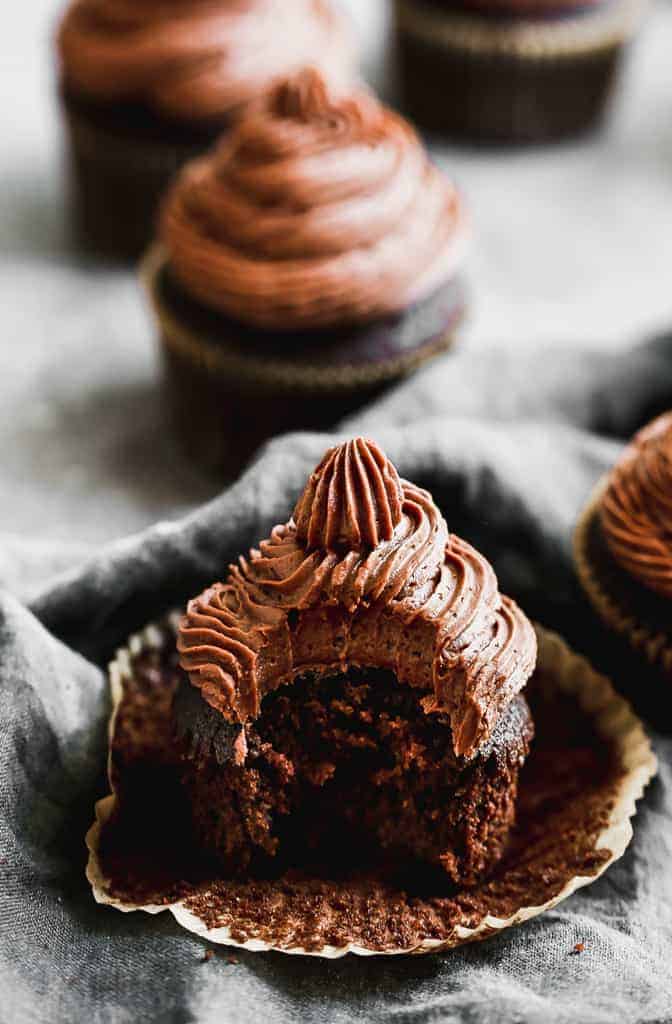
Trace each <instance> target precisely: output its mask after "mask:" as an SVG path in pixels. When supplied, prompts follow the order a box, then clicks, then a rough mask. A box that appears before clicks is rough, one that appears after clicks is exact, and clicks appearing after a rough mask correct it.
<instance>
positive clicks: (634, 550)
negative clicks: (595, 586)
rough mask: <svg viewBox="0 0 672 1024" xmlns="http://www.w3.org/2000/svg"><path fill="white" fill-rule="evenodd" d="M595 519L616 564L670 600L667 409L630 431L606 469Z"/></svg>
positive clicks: (671, 420)
mask: <svg viewBox="0 0 672 1024" xmlns="http://www.w3.org/2000/svg"><path fill="white" fill-rule="evenodd" d="M600 520H601V525H602V531H603V534H604V537H605V540H606V542H607V545H608V547H609V550H610V551H611V553H612V555H613V556H614V558H615V559H616V561H617V562H618V564H619V565H620V566H621V567H622V568H623V569H625V571H626V572H628V573H629V574H630V575H631V576H633V577H634V578H635V579H636V580H638V581H639V582H640V583H643V584H644V586H645V587H648V588H649V589H650V590H654V591H655V592H656V593H658V594H660V595H661V596H662V597H667V598H672V413H665V414H664V415H663V416H659V417H658V418H657V419H655V420H653V422H652V423H649V425H648V426H646V427H644V428H643V430H640V431H639V433H637V434H635V436H634V438H633V439H632V441H631V442H630V444H629V445H628V447H627V448H626V449H625V451H624V453H623V455H622V456H621V458H620V460H619V461H618V463H617V464H616V466H615V467H614V469H613V470H612V472H611V475H610V477H609V482H608V485H607V489H606V491H605V493H604V495H603V497H602V504H601V508H600Z"/></svg>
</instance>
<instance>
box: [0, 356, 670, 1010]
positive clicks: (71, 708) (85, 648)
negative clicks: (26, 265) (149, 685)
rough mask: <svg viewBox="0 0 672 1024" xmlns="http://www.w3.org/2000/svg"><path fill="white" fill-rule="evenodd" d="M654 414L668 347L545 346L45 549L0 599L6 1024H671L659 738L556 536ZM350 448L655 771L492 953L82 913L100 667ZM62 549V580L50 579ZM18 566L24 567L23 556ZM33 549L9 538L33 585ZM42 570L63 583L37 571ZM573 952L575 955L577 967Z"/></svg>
mask: <svg viewBox="0 0 672 1024" xmlns="http://www.w3.org/2000/svg"><path fill="white" fill-rule="evenodd" d="M668 406H672V338H661V339H658V340H656V341H655V342H653V343H650V344H647V345H643V346H641V347H638V348H635V349H633V350H631V351H630V352H627V353H625V354H623V355H619V356H607V355H605V354H592V355H591V354H590V353H587V354H586V353H581V354H578V353H575V352H568V351H566V350H562V349H560V348H559V349H558V351H557V354H556V355H555V356H554V357H553V358H550V357H549V356H548V354H547V353H545V354H544V355H543V356H542V355H539V356H536V355H534V354H528V355H519V356H516V355H512V356H509V355H507V353H504V352H502V353H469V352H463V353H460V354H457V355H454V356H447V357H445V358H444V359H443V360H442V361H440V362H439V363H438V364H436V365H435V366H433V367H431V368H429V369H427V370H425V371H423V372H421V373H420V374H419V375H417V376H416V377H415V378H413V379H411V380H409V381H407V382H406V383H404V384H403V385H401V386H400V387H399V388H398V389H397V390H396V391H394V392H393V393H391V394H390V395H389V396H387V397H385V398H384V399H382V400H381V401H380V402H378V403H377V404H376V405H374V406H372V407H370V408H369V409H368V410H366V411H365V412H364V413H363V414H361V415H359V416H358V417H357V418H355V419H353V420H351V421H349V422H348V423H347V424H344V425H343V429H342V430H340V431H338V432H337V433H336V434H334V435H330V436H326V435H308V434H303V435H299V434H297V435H292V436H289V437H285V438H280V439H278V440H277V441H274V442H273V443H271V444H270V445H269V446H268V447H267V448H266V449H265V450H264V451H263V452H262V453H261V454H260V455H259V457H258V458H257V459H256V461H255V462H254V463H253V465H252V466H251V467H250V468H249V469H248V471H247V472H246V473H245V474H244V475H243V476H242V478H241V479H240V480H239V481H238V482H237V483H235V484H234V485H233V486H231V487H229V488H228V489H227V490H225V491H224V492H223V493H222V494H221V495H220V496H219V497H218V498H217V499H216V500H214V501H212V502H210V503H209V504H208V505H206V506H204V507H203V508H201V509H199V510H198V511H197V512H195V513H193V514H191V515H189V516H188V517H187V518H185V519H183V520H181V521H179V522H174V523H168V524H166V523H163V524H160V525H158V526H156V527H154V528H153V529H150V530H148V531H146V532H145V533H143V534H141V535H139V536H135V537H131V538H129V539H127V540H125V541H123V542H119V543H116V544H113V545H111V546H110V547H109V548H108V549H106V550H103V551H101V552H98V553H94V554H93V555H90V554H87V553H86V552H85V551H83V550H79V549H73V550H72V552H70V553H67V552H66V553H64V556H63V557H62V558H59V556H58V552H57V551H55V550H51V548H50V550H49V551H48V552H47V553H45V558H44V574H43V577H42V580H41V582H40V585H39V587H38V593H37V596H34V597H33V599H32V601H31V603H30V606H29V607H26V606H24V605H22V604H21V603H19V600H18V599H17V598H16V597H15V596H12V594H10V593H8V592H7V593H6V594H5V596H4V597H3V598H2V601H1V603H0V687H1V690H2V695H1V699H0V780H1V781H0V879H1V881H0V1019H1V1020H2V1021H7V1022H12V1024H13V1022H18V1024H23V1022H42V1021H44V1022H47V1021H48V1022H50V1024H51V1022H60V1021H64V1022H65V1021H67V1022H71V1021H87V1022H89V1021H91V1022H98V1021H100V1022H103V1021H104V1022H107V1021H111V1022H117V1021H119V1022H127V1021H128V1022H131V1021H132V1022H140V1021H162V1022H164V1021H165V1022H173V1021H174V1022H188V1021H189V1022H190V1021H195V1022H199V1024H200V1022H203V1024H206V1022H210V1021H213V1022H214V1021H217V1022H225V1024H238V1022H247V1021H253V1020H268V1021H272V1022H278V1024H285V1022H287V1024H289V1022H295V1021H299V1020H301V1021H316V1022H317V1021H320V1022H323V1021H329V1022H333V1024H338V1022H342V1021H354V1020H366V1021H380V1022H382V1021H385V1022H387V1021H390V1022H392V1021H394V1022H395V1024H402V1022H404V1024H405V1022H411V1021H413V1022H418V1024H425V1022H430V1021H431V1022H433V1021H450V1022H453V1021H460V1022H462V1021H464V1022H471V1021H474V1022H476V1021H478V1022H479V1024H481V1022H482V1024H488V1022H500V1021H503V1022H514V1021H515V1022H526V1024H527V1022H542V1021H544V1022H545V1021H567V1022H569V1021H571V1022H572V1024H574V1022H576V1021H582V1022H586V1024H591V1022H605V1024H607V1022H612V1021H614V1020H620V1021H624V1022H638V1024H639V1022H641V1024H644V1022H654V1021H655V1022H666V1021H672V977H671V972H670V963H671V962H672V867H671V865H672V741H671V740H670V739H669V738H666V737H665V735H664V730H665V729H667V728H668V723H667V722H666V721H665V716H664V698H663V696H662V692H655V693H653V694H652V693H651V692H650V690H649V692H648V693H647V694H644V693H642V692H640V691H642V690H643V688H642V687H638V685H637V678H636V666H635V667H634V672H635V674H634V675H633V665H632V664H630V663H627V664H626V663H625V662H624V661H623V659H615V658H614V657H613V655H612V651H613V645H612V643H611V640H610V638H609V637H608V636H607V635H605V634H604V632H603V631H602V630H601V629H600V628H599V626H598V625H597V623H596V620H595V618H594V616H593V615H592V613H591V612H590V610H589V609H588V607H587V605H586V604H585V602H584V600H583V598H582V596H581V594H580V592H579V590H578V586H577V584H576V582H575V578H574V574H573V571H572V565H571V556H570V543H571V529H572V525H573V523H574V521H575V518H576V516H577V513H578V511H579V509H580V507H581V505H582V502H583V501H584V500H585V499H586V497H587V495H588V493H589V491H590V488H591V487H592V486H593V485H594V483H595V481H596V480H597V478H598V477H599V475H600V474H601V473H602V472H603V471H604V470H605V469H606V467H607V466H609V465H610V463H611V462H612V461H613V460H614V458H615V457H616V455H617V453H618V451H619V447H620V446H621V445H622V443H623V441H624V440H625V439H626V438H627V437H628V436H629V434H630V433H631V432H632V431H633V430H634V429H635V428H636V427H637V426H639V425H640V424H641V423H643V422H645V421H646V420H647V419H648V418H650V417H651V416H652V415H654V414H655V413H657V412H658V411H660V410H662V409H664V408H666V407H668ZM360 431H361V432H364V433H365V434H367V435H368V436H371V437H373V438H374V439H375V440H376V441H378V442H379V444H380V445H381V446H382V447H383V448H384V449H385V451H386V452H387V454H388V455H389V456H390V458H391V459H392V460H393V462H395V463H396V465H397V466H398V467H399V470H400V473H401V474H402V475H403V476H406V477H410V478H411V479H413V480H414V481H416V482H417V483H419V484H421V485H424V486H426V487H429V488H431V490H432V492H433V494H434V497H435V499H436V501H437V503H438V504H439V506H440V507H441V509H442V511H443V512H444V514H445V515H446V518H447V520H448V525H449V527H450V528H451V529H454V530H455V531H456V532H457V533H459V534H461V535H462V536H464V537H465V538H467V539H468V540H469V541H471V542H472V543H473V544H475V545H476V546H477V547H479V548H481V549H482V550H483V552H484V554H486V555H487V557H488V558H489V559H490V560H491V561H492V562H493V564H494V566H495V568H496V570H497V573H498V576H499V579H500V584H501V587H502V589H503V591H505V592H508V593H510V594H512V595H513V596H514V597H515V598H517V599H518V600H519V601H520V602H521V603H522V605H523V607H524V608H525V610H526V611H527V612H528V613H529V614H530V615H532V616H535V617H536V618H538V619H539V620H540V621H542V622H543V623H544V624H545V625H547V626H550V627H552V628H555V629H558V630H559V631H561V632H563V633H564V634H565V635H566V636H567V638H568V639H569V640H570V641H571V642H572V643H573V644H574V645H575V646H576V647H578V648H580V649H583V650H585V651H586V652H587V653H589V654H590V656H591V657H592V658H593V660H594V661H596V662H597V663H598V664H600V665H602V666H604V667H606V668H609V669H610V670H613V671H614V672H615V673H616V675H617V678H618V682H619V685H620V686H622V687H623V688H625V689H626V690H628V691H629V692H630V693H631V694H632V695H633V696H635V697H636V698H637V699H638V701H639V703H640V704H641V705H642V707H643V710H644V711H646V712H647V713H649V714H650V715H651V716H652V719H653V723H652V724H653V727H654V729H655V730H656V734H655V740H654V741H655V746H656V751H657V753H658V755H659V758H660V776H659V778H658V779H657V780H656V781H655V782H654V783H653V784H652V785H651V786H650V788H649V790H648V792H647V795H646V798H645V799H644V801H643V802H642V803H641V804H640V806H639V812H638V815H637V818H636V822H635V838H634V841H633V843H632V845H631V847H630V849H629V850H628V852H627V854H626V855H625V857H624V858H623V859H622V860H621V861H620V862H619V863H618V864H616V865H615V866H613V867H612V868H611V869H610V870H609V872H608V873H607V874H606V876H605V877H603V878H602V879H601V880H600V881H598V882H597V883H595V884H594V885H592V886H590V887H588V888H586V889H584V890H582V891H581V892H579V893H578V894H576V895H575V896H573V897H572V898H571V899H570V900H569V901H567V902H565V903H563V904H561V905H560V906H559V907H558V908H557V909H556V910H555V911H553V912H551V913H548V914H546V915H545V916H543V917H541V918H539V919H537V920H535V921H533V922H532V923H531V924H529V925H527V926H524V927H521V928H517V929H512V930H509V931H508V932H507V933H505V934H504V935H502V936H501V937H498V938H495V939H493V940H490V941H489V942H486V943H484V944H480V945H477V946H472V947H467V948H464V949H462V950H457V951H456V952H452V953H448V954H441V955H437V956H428V957H421V958H410V957H400V958H389V959H385V958H373V959H358V958H354V957H348V958H346V959H343V960H340V961H335V962H326V961H322V960H315V959H305V958H297V957H289V956H283V955H281V954H253V953H246V952H236V954H235V959H236V960H237V962H236V963H230V962H229V960H228V959H227V956H226V955H223V956H217V957H214V958H212V959H210V960H208V961H204V958H203V954H204V950H205V947H204V944H203V943H202V942H201V941H200V940H198V939H197V938H196V937H194V936H193V935H189V934H186V933H184V932H182V931H181V930H180V929H179V928H178V926H177V925H176V924H175V923H174V921H173V919H172V917H170V916H169V915H168V914H164V915H160V916H158V917H156V918H153V917H148V916H144V915H141V914H129V915H123V914H120V913H118V912H116V911H114V910H110V909H107V908H105V909H104V908H100V907H97V906H96V905H95V903H94V902H93V899H92V897H91V895H90V892H89V890H88V886H87V884H86V881H85V879H84V875H83V869H84V862H85V851H84V844H83V837H84V833H85V831H86V828H87V827H88V824H89V823H90V820H91V818H92V808H93V800H94V798H95V796H96V794H101V793H102V792H103V791H104V789H105V783H104V775H103V772H104V760H105V723H106V716H107V714H108V711H109V705H108V696H107V692H106V684H105V678H104V673H103V667H104V665H105V663H106V660H107V659H108V658H109V657H110V655H111V654H112V653H113V651H114V649H115V646H116V645H118V644H120V643H122V642H123V641H124V640H125V639H126V637H127V636H128V634H129V633H130V632H132V631H134V630H136V629H138V628H140V627H141V626H143V625H144V624H145V622H147V621H148V620H150V619H153V618H156V617H157V616H159V615H160V614H161V613H162V612H163V611H164V610H166V609H168V608H170V607H172V606H173V605H175V604H179V603H183V602H184V601H185V600H186V599H187V598H188V597H189V596H190V595H191V594H193V593H195V592H197V591H198V590H199V589H200V588H202V587H203V586H204V585H206V584H207V583H209V582H211V581H212V580H214V579H216V578H218V577H220V576H221V575H222V574H223V572H224V571H225V568H226V565H227V563H228V561H229V560H230V559H231V558H233V557H235V555H236V554H237V553H238V552H239V551H240V550H244V549H245V548H247V547H248V546H249V545H250V544H251V543H253V542H254V541H255V540H256V539H258V538H259V537H261V536H264V535H266V534H267V532H268V529H269V527H270V526H272V525H273V524H274V523H275V522H278V521H283V520H284V519H285V518H286V513H287V510H288V509H289V508H290V507H291V506H292V505H293V503H294V501H295V499H296V497H297V495H298V492H299V490H300V488H301V486H302V483H303V482H304V481H305V478H306V475H307V473H308V472H309V471H310V469H312V467H313V466H314V465H315V463H316V462H317V461H318V458H319V457H320V456H321V454H322V453H323V451H324V449H325V448H326V446H327V445H328V444H329V443H333V441H334V440H335V439H337V438H342V437H344V436H347V435H351V434H353V433H355V432H360ZM68 554H70V555H71V565H74V568H70V569H69V570H68V571H67V572H66V573H63V572H62V565H63V563H64V561H65V560H66V559H67V557H68ZM22 560H25V563H22ZM39 560H40V559H39V550H36V551H35V552H34V551H31V550H30V546H29V545H25V544H24V545H23V546H22V548H21V549H20V550H17V549H14V548H11V547H10V546H9V542H6V543H5V544H4V548H3V550H2V551H0V573H1V574H3V575H4V577H5V582H6V584H7V585H8V586H9V587H11V588H12V590H13V591H14V593H19V592H20V587H21V584H22V573H21V565H22V564H25V565H26V573H27V574H28V575H29V577H30V580H31V588H30V590H31V593H33V594H34V593H35V580H36V579H37V575H38V566H39ZM52 567H53V569H55V570H58V575H55V576H54V575H52ZM577 943H583V952H576V951H575V949H574V947H575V946H576V944H577Z"/></svg>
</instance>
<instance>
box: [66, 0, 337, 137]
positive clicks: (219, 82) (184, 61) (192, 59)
mask: <svg viewBox="0 0 672 1024" xmlns="http://www.w3.org/2000/svg"><path fill="white" fill-rule="evenodd" d="M58 44H59V50H60V55H61V62H62V65H63V73H64V77H65V80H66V82H67V84H68V85H69V86H70V87H71V88H73V89H74V90H76V91H77V92H81V93H82V94H84V95H86V96H90V97H92V98H94V99H99V100H101V101H109V102H118V101H134V102H144V103H146V104H147V105H148V106H150V107H152V108H154V109H155V110H157V111H158V112H160V113H162V114H165V115H168V116H171V117H175V118H178V119H185V120H189V121H191V120H194V119H210V118H213V119H217V118H223V117H226V118H228V117H229V116H232V115H237V113H238V112H239V111H240V109H241V108H243V107H244V106H245V105H246V104H248V103H250V102H251V101H254V100H257V99H258V97H259V96H260V95H261V94H262V93H263V92H264V91H266V89H268V88H269V87H270V86H271V85H272V84H273V83H275V82H277V81H279V80H280V79H282V78H283V77H285V76H287V75H289V74H292V73H293V72H295V71H297V70H298V69H299V68H301V67H303V66H304V65H305V64H306V63H310V62H313V61H317V63H318V64H319V66H320V67H321V68H322V69H323V70H324V72H325V74H327V75H329V76H332V75H333V76H334V77H335V78H338V79H340V78H343V77H346V76H348V75H349V69H350V65H351V62H352V53H351V45H350V41H349V38H348V34H347V32H346V31H345V29H344V25H343V24H342V22H341V19H340V18H339V17H338V16H337V14H336V12H335V10H334V8H333V7H332V6H331V2H330V0H141V2H138V0H74V2H73V3H71V5H70V7H69V8H68V9H67V11H66V14H65V16H64V18H63V20H62V22H61V26H60V30H59V36H58Z"/></svg>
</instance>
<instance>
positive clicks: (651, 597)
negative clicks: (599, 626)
mask: <svg viewBox="0 0 672 1024" xmlns="http://www.w3.org/2000/svg"><path fill="white" fill-rule="evenodd" d="M607 486H608V478H607V477H604V478H603V479H602V480H601V481H600V482H599V483H598V485H597V487H596V488H595V490H594V491H593V493H592V495H591V496H590V498H589V500H588V503H587V504H586V506H585V508H584V510H583V512H582V513H581V516H580V518H579V521H578V523H577V526H576V530H575V532H574V562H575V565H576V571H577V575H578V577H579V581H580V583H581V586H582V587H583V589H584V591H585V593H586V595H587V597H588V599H589V601H590V603H591V604H592V606H593V608H594V609H595V611H596V612H597V614H598V615H599V616H600V618H601V620H602V621H603V622H604V624H605V625H606V626H607V627H608V628H609V629H610V630H612V631H613V632H614V633H616V634H618V636H619V637H620V638H621V640H622V641H624V643H625V644H626V645H627V646H628V647H629V648H630V649H631V650H632V651H633V652H636V653H637V655H639V656H640V657H641V658H642V659H643V660H644V661H645V662H647V663H648V665H649V666H651V668H652V669H653V670H654V672H655V673H656V675H657V676H658V678H660V679H663V680H666V681H667V682H669V681H672V625H671V622H672V619H671V615H672V606H671V604H670V602H669V601H666V600H665V599H664V598H663V597H660V596H658V595H657V594H655V593H653V592H651V591H649V590H648V589H647V588H646V587H644V586H643V585H642V584H641V583H639V582H638V581H637V580H635V579H634V578H632V577H631V576H630V575H629V574H628V573H626V572H625V571H624V570H623V569H621V567H620V566H619V565H618V564H617V563H616V561H615V560H614V558H613V557H612V555H611V553H610V551H609V549H608V547H607V544H606V542H605V540H604V537H603V535H602V530H601V526H600V516H599V511H600V506H601V503H602V497H603V495H604V492H605V490H606V488H607Z"/></svg>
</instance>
